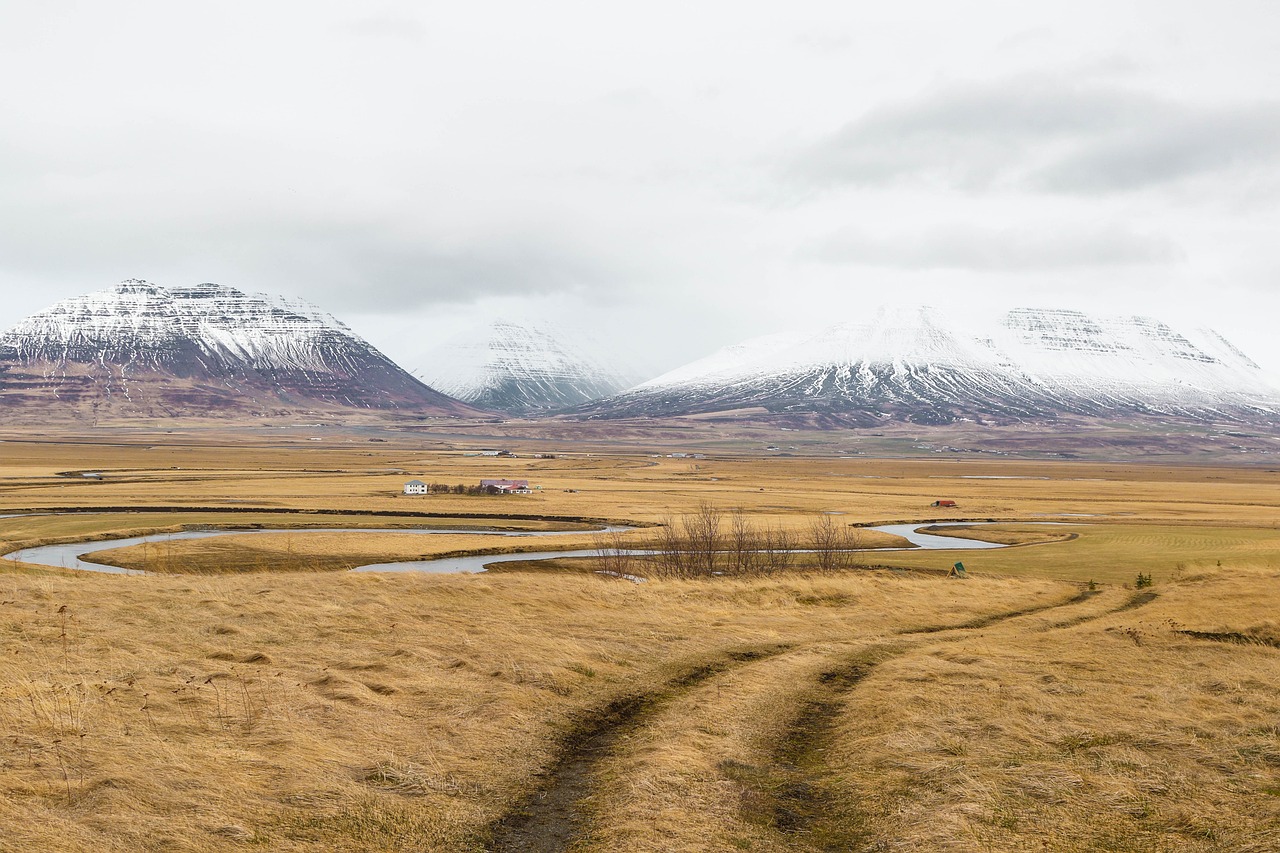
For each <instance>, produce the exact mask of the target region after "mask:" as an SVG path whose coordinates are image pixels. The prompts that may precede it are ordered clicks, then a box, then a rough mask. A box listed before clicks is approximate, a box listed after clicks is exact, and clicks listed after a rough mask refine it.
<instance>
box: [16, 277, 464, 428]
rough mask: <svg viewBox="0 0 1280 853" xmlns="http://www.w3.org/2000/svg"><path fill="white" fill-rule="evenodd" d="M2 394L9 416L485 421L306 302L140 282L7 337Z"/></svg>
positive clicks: (31, 321)
mask: <svg viewBox="0 0 1280 853" xmlns="http://www.w3.org/2000/svg"><path fill="white" fill-rule="evenodd" d="M0 395H3V398H4V400H5V402H6V403H7V404H8V405H9V406H10V407H14V406H40V405H50V404H59V405H62V406H64V407H66V406H72V407H75V406H79V407H82V408H83V407H89V408H92V409H94V410H95V411H96V410H98V409H100V408H102V407H103V406H106V407H107V408H108V409H109V410H111V411H112V412H117V413H129V412H132V413H135V414H173V413H181V414H193V413H198V412H199V413H217V412H219V411H225V412H226V413H238V412H244V411H245V410H248V411H250V412H258V413H273V412H283V411H309V410H311V409H313V408H315V407H316V406H317V405H320V406H323V407H336V408H339V409H340V408H344V407H356V408H365V409H406V410H411V411H422V412H427V413H457V414H474V413H475V410H473V409H470V408H469V407H466V406H464V405H462V404H460V403H458V402H457V401H456V400H451V399H449V398H448V397H446V396H444V395H442V394H440V393H438V392H436V391H434V390H433V389H431V388H429V387H427V386H425V385H423V384H422V383H421V382H419V381H418V380H416V379H414V378H413V377H412V376H410V375H409V374H408V373H406V372H405V371H403V370H402V369H400V368H399V367H397V366H396V365H395V364H394V363H392V362H391V361H390V360H389V359H387V358H386V356H384V355H383V354H382V353H380V352H378V350H377V349H375V348H374V347H373V346H372V345H371V344H369V343H368V342H367V341H365V340H363V339H362V338H360V337H359V336H357V335H355V334H354V333H353V332H352V331H351V330H350V329H348V328H347V327H346V326H345V325H343V324H342V323H341V322H339V321H338V320H336V319H334V318H333V317H331V316H330V315H328V314H325V313H323V312H321V311H320V310H319V309H317V308H315V307H314V306H312V305H308V304H307V303H304V302H302V301H300V300H290V299H284V298H281V297H276V296H266V295H256V294H245V293H242V292H240V291H238V290H235V289H233V288H230V287H223V286H220V285H216V284H200V285H195V286H192V287H175V288H164V287H159V286H157V285H154V284H150V283H148V282H145V281H138V280H129V281H125V282H121V283H120V284H118V285H116V286H115V287H112V288H110V289H108V290H104V291H99V292H96V293H90V294H88V295H85V296H81V297H76V298H73V299H67V300H64V301H62V302H59V303H57V304H56V305H53V306H52V307H50V308H48V309H46V310H44V311H41V312H39V313H37V314H35V315H33V316H31V317H28V318H27V319H25V320H23V321H21V322H19V323H18V324H17V325H15V326H14V327H13V328H12V329H10V330H9V331H7V332H5V333H4V334H3V335H0Z"/></svg>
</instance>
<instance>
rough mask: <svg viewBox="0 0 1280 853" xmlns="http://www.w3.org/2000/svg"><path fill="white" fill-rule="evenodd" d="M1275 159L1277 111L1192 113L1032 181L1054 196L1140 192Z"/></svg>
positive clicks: (1132, 132)
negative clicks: (1147, 188)
mask: <svg viewBox="0 0 1280 853" xmlns="http://www.w3.org/2000/svg"><path fill="white" fill-rule="evenodd" d="M1278 155H1280V108H1278V107H1277V106H1275V105H1270V104H1268V105H1264V106H1260V107H1258V108H1255V109H1249V110H1246V109H1237V110H1230V111H1226V110H1224V111H1214V112H1204V113H1192V114H1188V115H1184V116H1180V117H1178V118H1176V119H1173V120H1171V121H1167V122H1159V123H1155V124H1152V125H1148V126H1141V127H1132V128H1130V129H1128V130H1127V131H1125V132H1121V133H1117V134H1115V135H1114V136H1109V137H1107V138H1104V139H1099V140H1096V141H1094V142H1093V143H1092V144H1089V145H1086V146H1082V147H1081V148H1080V150H1078V151H1077V152H1076V153H1074V154H1073V155H1070V156H1067V157H1064V158H1063V159H1062V160H1060V161H1059V162H1057V163H1055V164H1054V165H1052V166H1050V167H1048V168H1045V169H1043V170H1041V171H1040V172H1039V173H1037V174H1035V175H1034V176H1032V181H1033V182H1034V183H1035V184H1037V185H1039V186H1042V187H1044V188H1046V189H1050V190H1053V191H1056V192H1092V191H1106V190H1128V189H1139V188H1142V187H1146V186H1152V185H1155V184H1162V183H1167V182H1170V181H1175V180H1179V179H1182V178H1187V177H1194V176H1197V175H1203V174H1209V173H1213V172H1218V171H1221V170H1223V169H1229V168H1231V167H1233V166H1237V165H1247V164H1257V163H1262V162H1265V161H1268V160H1274V159H1276V158H1277V156H1278Z"/></svg>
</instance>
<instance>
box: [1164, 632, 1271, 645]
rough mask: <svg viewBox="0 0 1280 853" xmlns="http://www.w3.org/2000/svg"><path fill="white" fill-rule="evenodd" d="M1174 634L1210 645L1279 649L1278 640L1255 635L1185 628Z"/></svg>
mask: <svg viewBox="0 0 1280 853" xmlns="http://www.w3.org/2000/svg"><path fill="white" fill-rule="evenodd" d="M1173 633H1175V634H1179V635H1181V636H1183V637H1190V638H1191V639H1193V640H1208V641H1209V642H1211V643H1233V644H1235V645H1239V646H1266V647H1268V648H1272V649H1280V640H1275V639H1272V638H1271V637H1260V636H1258V635H1257V634H1244V633H1241V632H1240V631H1191V630H1188V629H1185V628H1178V629H1174V632H1173Z"/></svg>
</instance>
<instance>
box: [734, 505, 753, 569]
mask: <svg viewBox="0 0 1280 853" xmlns="http://www.w3.org/2000/svg"><path fill="white" fill-rule="evenodd" d="M729 557H730V561H729V568H728V571H730V572H732V573H734V574H739V575H750V574H755V573H756V567H757V565H758V564H759V562H760V536H759V534H758V533H757V532H756V530H755V528H754V527H752V526H751V520H750V519H749V518H747V514H746V513H745V512H743V511H742V508H741V507H739V508H738V509H735V510H734V511H733V513H732V514H731V515H730V516H729Z"/></svg>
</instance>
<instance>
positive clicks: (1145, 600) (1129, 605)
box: [1040, 592, 1160, 631]
mask: <svg viewBox="0 0 1280 853" xmlns="http://www.w3.org/2000/svg"><path fill="white" fill-rule="evenodd" d="M1159 597H1160V596H1159V594H1158V593H1154V592H1136V593H1134V594H1133V595H1131V596H1129V600H1128V601H1126V602H1125V603H1124V604H1121V605H1120V606H1119V607H1112V608H1110V609H1109V610H1104V611H1102V612H1101V613H1086V614H1085V615H1083V616H1077V617H1075V618H1074V619H1067V620H1066V621H1064V622H1055V623H1053V624H1052V625H1046V626H1045V627H1043V628H1041V629H1040V630H1041V631H1057V630H1059V629H1062V628H1074V627H1075V626H1076V625H1083V624H1085V623H1086V622H1092V621H1094V620H1095V619H1102V618H1103V617H1105V616H1114V615H1115V614H1117V613H1127V612H1128V611H1130V610H1137V609H1138V608H1139V607H1146V606H1147V605H1148V604H1150V603H1151V602H1153V601H1155V600H1156V599H1157V598H1159Z"/></svg>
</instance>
